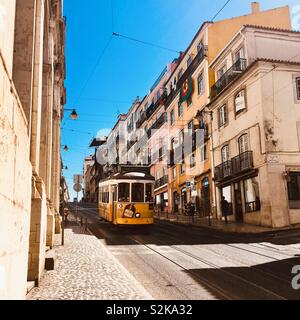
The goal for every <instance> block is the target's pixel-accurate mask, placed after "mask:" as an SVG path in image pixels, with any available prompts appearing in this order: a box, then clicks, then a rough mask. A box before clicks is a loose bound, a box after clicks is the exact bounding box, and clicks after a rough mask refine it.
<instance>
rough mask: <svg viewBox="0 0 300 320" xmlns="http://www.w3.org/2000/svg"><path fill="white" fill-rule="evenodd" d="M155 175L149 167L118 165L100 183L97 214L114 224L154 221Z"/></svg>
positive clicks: (139, 223)
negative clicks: (117, 168) (118, 167)
mask: <svg viewBox="0 0 300 320" xmlns="http://www.w3.org/2000/svg"><path fill="white" fill-rule="evenodd" d="M153 193H154V177H152V176H151V175H150V172H149V169H148V168H142V167H141V168H134V167H128V166H127V167H122V168H121V167H120V169H119V172H118V173H116V174H114V175H112V176H111V177H109V178H108V179H106V180H104V181H103V182H101V183H100V184H99V216H100V217H101V218H102V219H104V220H106V221H108V222H111V223H113V224H115V225H151V224H153V223H154V202H153V200H154V196H153Z"/></svg>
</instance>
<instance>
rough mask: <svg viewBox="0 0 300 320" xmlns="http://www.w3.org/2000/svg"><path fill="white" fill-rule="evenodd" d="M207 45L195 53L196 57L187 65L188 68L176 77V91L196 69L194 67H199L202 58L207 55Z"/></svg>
mask: <svg viewBox="0 0 300 320" xmlns="http://www.w3.org/2000/svg"><path fill="white" fill-rule="evenodd" d="M207 51H208V47H207V46H203V47H202V49H201V50H200V51H199V52H198V53H197V55H196V57H195V58H194V59H193V61H192V62H191V64H190V65H189V66H188V68H187V69H186V70H185V72H184V73H183V75H182V76H181V77H180V79H178V82H177V87H176V90H177V92H178V91H179V90H180V89H181V88H182V85H183V84H184V82H185V81H186V80H187V79H188V78H189V77H190V76H191V75H192V74H193V73H194V72H195V71H196V69H197V68H198V67H199V65H200V64H201V62H202V61H203V60H204V58H205V57H206V55H207Z"/></svg>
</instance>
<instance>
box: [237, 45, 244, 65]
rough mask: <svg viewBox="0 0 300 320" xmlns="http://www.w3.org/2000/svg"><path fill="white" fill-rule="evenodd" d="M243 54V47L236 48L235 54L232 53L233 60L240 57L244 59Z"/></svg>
mask: <svg viewBox="0 0 300 320" xmlns="http://www.w3.org/2000/svg"><path fill="white" fill-rule="evenodd" d="M244 58H245V55H244V48H240V49H238V50H237V51H236V52H235V54H234V61H235V62H237V61H239V60H240V59H244Z"/></svg>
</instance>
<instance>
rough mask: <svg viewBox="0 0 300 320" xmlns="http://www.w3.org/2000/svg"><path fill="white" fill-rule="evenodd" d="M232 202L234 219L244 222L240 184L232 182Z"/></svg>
mask: <svg viewBox="0 0 300 320" xmlns="http://www.w3.org/2000/svg"><path fill="white" fill-rule="evenodd" d="M234 203H235V219H236V221H237V222H244V216H243V201H242V190H241V184H240V183H235V184H234Z"/></svg>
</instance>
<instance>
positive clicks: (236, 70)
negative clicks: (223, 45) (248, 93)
mask: <svg viewBox="0 0 300 320" xmlns="http://www.w3.org/2000/svg"><path fill="white" fill-rule="evenodd" d="M246 68H247V60H246V59H239V60H238V61H236V62H235V63H234V64H233V65H232V67H231V68H230V69H228V70H227V71H226V72H225V73H224V74H223V76H222V77H221V78H220V79H219V80H218V81H217V82H216V83H215V84H214V85H213V86H212V88H211V98H214V97H216V96H217V95H218V94H219V93H220V92H221V91H223V90H224V89H225V88H226V87H227V86H228V85H229V84H230V83H231V82H232V81H233V80H234V79H236V77H237V76H238V75H239V74H241V73H242V72H244V71H245V70H246Z"/></svg>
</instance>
